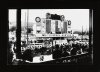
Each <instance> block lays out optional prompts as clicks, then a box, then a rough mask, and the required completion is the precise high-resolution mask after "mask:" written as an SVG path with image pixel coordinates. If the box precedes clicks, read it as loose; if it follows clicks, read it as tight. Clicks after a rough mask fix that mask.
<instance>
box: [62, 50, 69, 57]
mask: <svg viewBox="0 0 100 72" xmlns="http://www.w3.org/2000/svg"><path fill="white" fill-rule="evenodd" d="M66 56H69V53H68V52H67V50H66V48H63V52H62V57H66Z"/></svg>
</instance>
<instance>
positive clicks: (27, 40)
mask: <svg viewBox="0 0 100 72" xmlns="http://www.w3.org/2000/svg"><path fill="white" fill-rule="evenodd" d="M28 16H29V10H27V45H28Z"/></svg>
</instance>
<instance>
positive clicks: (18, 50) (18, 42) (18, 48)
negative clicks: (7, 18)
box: [16, 9, 21, 59]
mask: <svg viewBox="0 0 100 72" xmlns="http://www.w3.org/2000/svg"><path fill="white" fill-rule="evenodd" d="M16 38H17V39H16V57H17V58H18V59H20V58H21V9H17V30H16Z"/></svg>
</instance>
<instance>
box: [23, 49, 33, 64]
mask: <svg viewBox="0 0 100 72" xmlns="http://www.w3.org/2000/svg"><path fill="white" fill-rule="evenodd" d="M22 58H23V60H28V61H31V62H32V61H33V56H32V50H31V49H27V50H25V51H24V52H23V55H22Z"/></svg>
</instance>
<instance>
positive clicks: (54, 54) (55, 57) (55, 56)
mask: <svg viewBox="0 0 100 72" xmlns="http://www.w3.org/2000/svg"><path fill="white" fill-rule="evenodd" d="M55 48H56V50H55V51H53V59H58V58H60V57H61V51H60V50H59V45H56V46H55Z"/></svg>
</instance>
